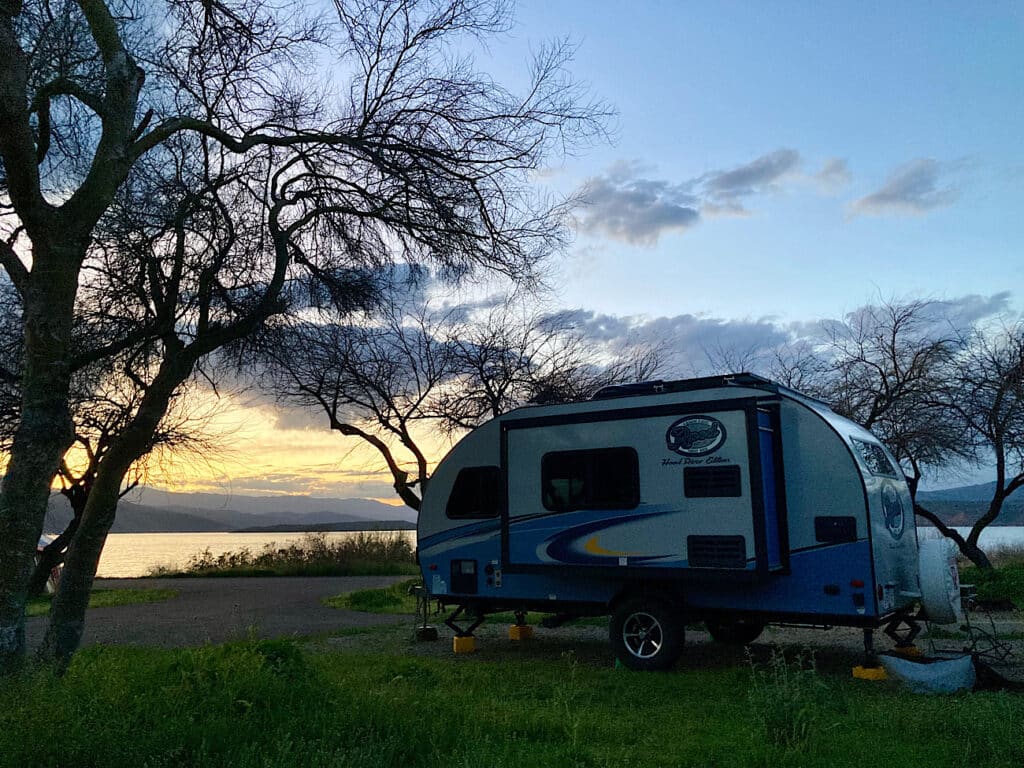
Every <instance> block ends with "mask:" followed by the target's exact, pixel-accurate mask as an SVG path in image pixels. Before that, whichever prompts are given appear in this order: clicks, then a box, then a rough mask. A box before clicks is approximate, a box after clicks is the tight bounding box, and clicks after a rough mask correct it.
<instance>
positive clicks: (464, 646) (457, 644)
mask: <svg viewBox="0 0 1024 768" xmlns="http://www.w3.org/2000/svg"><path fill="white" fill-rule="evenodd" d="M452 650H453V651H455V653H472V652H473V651H475V650H476V638H475V637H473V636H472V635H469V636H467V637H458V636H456V637H453V638H452Z"/></svg>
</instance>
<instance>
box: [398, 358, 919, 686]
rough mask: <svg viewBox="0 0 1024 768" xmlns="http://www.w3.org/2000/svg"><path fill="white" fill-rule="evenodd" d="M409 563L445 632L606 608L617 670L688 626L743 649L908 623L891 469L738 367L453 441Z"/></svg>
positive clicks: (864, 438) (659, 660)
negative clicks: (795, 636) (414, 560)
mask: <svg viewBox="0 0 1024 768" xmlns="http://www.w3.org/2000/svg"><path fill="white" fill-rule="evenodd" d="M418 556H419V563H420V567H421V569H422V572H423V577H424V584H425V588H426V591H427V593H428V594H429V597H430V598H434V599H437V600H439V601H440V602H441V603H442V604H444V605H448V606H455V607H456V610H455V612H454V614H453V615H452V616H451V617H450V618H449V619H448V623H449V625H450V626H452V627H453V629H455V630H456V633H457V636H458V635H470V634H471V633H472V631H473V630H474V629H476V627H477V626H479V623H480V622H481V621H482V620H483V618H484V617H485V616H486V615H487V614H489V613H493V612H496V611H509V610H511V611H515V612H517V613H518V614H519V615H522V612H525V611H528V610H529V611H541V612H546V613H549V614H553V615H554V617H555V620H556V621H557V620H558V618H568V617H576V616H584V615H610V616H611V621H610V638H611V642H612V646H613V648H614V650H615V653H616V656H617V657H618V658H619V659H620V660H621V661H622V662H623V663H624V664H626V665H627V666H629V667H632V668H637V669H660V668H665V667H668V666H670V665H671V664H672V663H674V662H675V660H676V659H677V657H678V656H679V654H680V653H681V651H682V645H683V633H684V626H685V625H686V624H687V623H689V622H693V621H704V622H705V623H706V625H707V627H708V630H709V631H710V633H711V634H712V636H713V637H714V638H716V639H718V640H722V641H725V642H736V643H746V642H750V641H752V640H753V639H755V638H756V637H757V636H758V635H759V634H760V632H761V631H762V629H763V628H764V626H765V625H766V624H768V623H771V622H786V623H792V624H805V625H812V626H823V625H830V626H831V625H846V626H857V627H864V628H867V629H872V628H877V627H880V626H882V625H884V624H887V623H893V624H895V623H898V622H899V621H901V620H906V621H907V622H908V624H912V623H913V619H912V617H911V612H912V611H913V609H914V608H915V602H916V601H917V600H919V599H920V597H921V588H920V586H919V579H918V543H917V530H916V528H915V526H914V517H913V505H912V501H911V495H910V491H909V489H908V486H907V483H906V480H905V478H904V476H903V473H902V471H901V470H900V467H899V464H898V463H897V462H896V461H895V460H894V459H893V457H892V455H891V454H890V453H889V451H888V450H887V449H886V448H885V447H884V446H883V445H882V444H881V443H880V442H879V440H878V439H877V438H876V437H875V436H874V435H872V434H871V433H870V432H869V431H867V430H866V429H864V428H863V427H861V426H859V425H857V424H855V423H853V422H851V421H849V420H848V419H845V418H843V417H841V416H839V415H838V414H836V413H834V412H833V411H832V410H831V409H830V408H829V407H828V406H827V405H826V404H824V403H822V402H820V401H818V400H815V399H813V398H810V397H806V396H804V395H801V394H800V393H798V392H795V391H793V390H791V389H787V388H786V387H784V386H781V385H779V384H776V383H774V382H771V381H769V380H767V379H763V378H761V377H758V376H754V375H751V374H735V375H731V376H724V377H714V378H703V379H692V380H684V381H668V382H649V383H643V384H635V385H627V386H616V387H608V388H605V389H604V390H602V391H600V392H599V393H598V394H597V395H595V397H594V399H592V400H589V401H583V402H575V403H569V404H563V405H551V406H531V407H525V408H520V409H517V410H514V411H512V412H510V413H507V414H505V415H503V416H500V417H498V418H496V419H494V420H492V421H490V422H488V423H486V424H484V425H483V426H481V427H479V428H478V429H475V430H473V431H472V432H471V433H469V434H468V435H466V436H465V437H464V438H463V439H462V440H461V441H460V442H459V443H458V444H457V445H456V446H455V447H454V448H452V450H451V451H450V453H449V454H448V455H447V456H446V457H445V459H444V460H443V461H442V462H441V463H440V464H439V465H438V467H437V471H436V472H435V473H434V476H433V477H432V478H431V480H430V483H429V486H428V488H427V490H426V493H425V495H424V498H423V504H422V508H421V510H420V514H419V522H418ZM467 618H468V619H470V620H472V624H471V626H469V627H468V628H466V627H461V626H460V625H459V624H458V623H456V622H458V621H460V620H465V619H467ZM867 636H868V635H867V633H866V637H867Z"/></svg>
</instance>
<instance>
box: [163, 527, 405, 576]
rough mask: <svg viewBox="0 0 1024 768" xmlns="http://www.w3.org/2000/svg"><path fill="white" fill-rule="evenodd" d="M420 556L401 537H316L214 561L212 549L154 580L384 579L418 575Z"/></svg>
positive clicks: (221, 556)
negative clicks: (239, 577) (329, 577)
mask: <svg viewBox="0 0 1024 768" xmlns="http://www.w3.org/2000/svg"><path fill="white" fill-rule="evenodd" d="M417 572H418V570H417V568H416V555H415V550H414V548H413V545H412V543H411V541H410V540H409V538H408V537H406V536H402V535H401V534H382V533H366V532H361V533H358V534H356V535H354V536H352V537H346V538H344V539H328V538H327V536H325V535H324V534H322V533H315V534H313V533H311V534H307V535H306V536H304V537H303V538H302V539H301V540H299V541H297V542H293V543H291V544H288V545H286V546H281V545H278V544H277V543H276V542H270V543H268V544H265V545H264V546H263V548H262V549H261V550H260V551H259V552H253V551H252V550H250V549H248V548H242V549H239V550H236V551H234V552H225V553H223V554H219V555H214V554H213V553H211V552H210V550H209V549H207V550H205V551H203V552H201V553H199V554H198V555H193V556H192V557H191V558H189V561H188V563H187V564H186V565H185V568H184V569H183V570H181V571H168V570H165V569H157V570H154V571H152V572H150V576H160V577H180V576H381V575H391V574H410V575H411V574H415V573H417Z"/></svg>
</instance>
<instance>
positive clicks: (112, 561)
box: [97, 525, 1024, 578]
mask: <svg viewBox="0 0 1024 768" xmlns="http://www.w3.org/2000/svg"><path fill="white" fill-rule="evenodd" d="M956 530H958V531H959V532H960V533H961V534H963V535H964V536H966V535H967V534H968V532H969V531H970V529H969V528H957V529H956ZM918 532H919V535H920V537H921V538H925V537H932V538H934V537H937V536H938V535H939V533H938V531H936V530H935V529H934V528H930V527H929V528H919V529H918ZM385 533H391V532H390V531H387V532H385ZM395 533H397V534H399V535H403V536H408V537H409V538H410V540H411V541H413V542H415V540H416V532H415V531H396V532H395ZM307 535H308V534H305V533H112V534H110V536H109V537H107V546H106V547H105V548H104V550H103V556H102V557H101V558H100V566H99V571H98V572H97V576H100V577H101V578H114V577H121V578H124V577H135V576H146V575H147V574H149V572H150V571H151V570H153V569H154V568H158V567H161V566H168V567H171V568H180V567H182V566H184V565H185V564H186V563H187V562H188V559H189V558H190V557H191V556H192V555H197V554H199V553H201V552H202V551H203V550H205V549H209V550H210V552H211V554H213V555H219V554H223V553H225V552H236V551H238V550H240V549H245V548H248V549H250V550H252V551H254V552H258V551H259V550H261V549H262V548H263V547H264V546H265V545H266V544H271V543H275V544H281V545H286V544H290V543H291V542H293V541H300V540H301V539H302V538H303V537H305V536H307ZM323 535H324V536H326V537H327V538H328V539H330V540H342V539H346V538H350V537H352V536H358V535H360V534H359V533H355V532H348V531H346V532H335V533H326V534H323ZM981 547H982V549H986V550H988V549H1000V548H1004V547H1014V548H1024V527H1022V526H1011V525H1003V526H991V527H989V528H987V529H986V530H985V531H984V532H983V533H982V534H981Z"/></svg>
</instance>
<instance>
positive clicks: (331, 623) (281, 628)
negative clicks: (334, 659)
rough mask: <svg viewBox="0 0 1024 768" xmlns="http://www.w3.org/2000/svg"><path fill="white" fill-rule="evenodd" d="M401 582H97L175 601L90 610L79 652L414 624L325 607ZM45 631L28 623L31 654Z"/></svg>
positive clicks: (37, 622) (41, 624) (36, 621)
mask: <svg viewBox="0 0 1024 768" xmlns="http://www.w3.org/2000/svg"><path fill="white" fill-rule="evenodd" d="M403 578H408V577H403V576H339V577H319V578H221V579H98V580H97V581H96V588H97V589H174V590H177V592H178V596H177V597H175V598H172V599H171V600H165V601H162V602H156V603H140V604H137V605H121V606H116V607H111V608H91V609H90V610H89V613H88V615H87V617H86V625H85V636H84V638H83V641H82V645H83V646H85V645H92V644H94V643H116V644H119V645H156V646H162V647H165V648H174V647H185V646H195V645H202V644H204V643H221V642H224V641H227V640H234V639H238V638H244V637H246V636H248V634H249V633H250V632H253V633H254V634H255V635H256V636H258V637H288V636H293V635H296V636H305V635H315V634H318V633H321V632H332V631H337V630H339V629H345V628H349V627H363V626H373V625H380V624H396V623H401V622H409V621H410V619H409V618H408V617H404V616H389V615H381V614H369V613H357V612H355V611H344V610H339V609H337V608H328V607H327V606H325V605H324V604H323V603H322V602H321V600H322V599H323V598H325V597H329V596H331V595H337V594H340V593H342V592H354V591H355V590H359V589H368V588H371V587H383V586H387V585H389V584H393V583H394V582H396V581H400V580H402V579H403ZM45 631H46V618H45V617H43V616H40V617H36V618H32V619H29V620H28V627H27V634H28V642H29V647H30V648H34V647H35V646H36V644H38V643H39V642H40V641H41V640H42V636H43V633H44V632H45Z"/></svg>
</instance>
